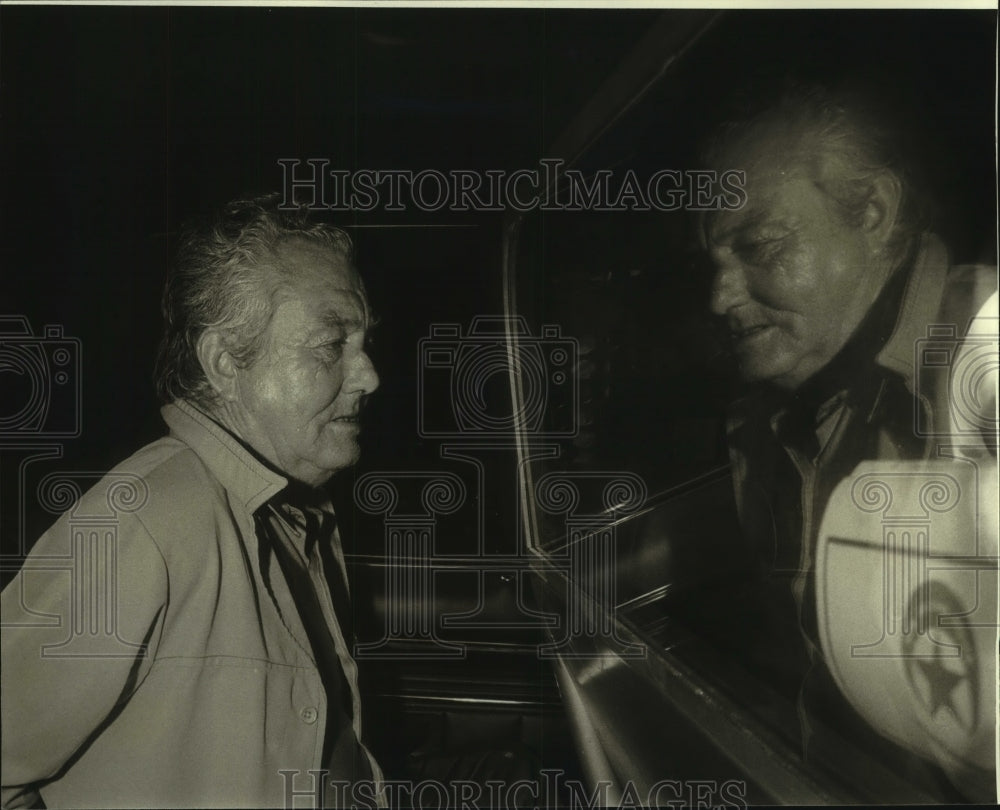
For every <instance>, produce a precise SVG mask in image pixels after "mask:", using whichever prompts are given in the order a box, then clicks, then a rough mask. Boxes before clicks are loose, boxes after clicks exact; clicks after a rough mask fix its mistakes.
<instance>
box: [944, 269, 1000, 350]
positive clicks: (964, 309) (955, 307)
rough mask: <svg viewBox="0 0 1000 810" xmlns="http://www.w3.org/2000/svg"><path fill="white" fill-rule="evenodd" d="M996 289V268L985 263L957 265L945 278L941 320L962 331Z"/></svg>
mask: <svg viewBox="0 0 1000 810" xmlns="http://www.w3.org/2000/svg"><path fill="white" fill-rule="evenodd" d="M996 291H997V268H996V267H995V266H992V265H988V264H958V265H955V266H954V267H952V268H951V269H950V271H949V272H948V275H947V276H946V277H945V286H944V292H943V294H942V297H941V309H940V311H939V313H938V317H939V319H940V320H941V321H942V322H943V323H951V324H955V325H956V326H957V327H958V328H959V329H961V330H962V333H963V334H964V332H965V330H966V328H967V327H968V325H969V323H970V321H971V320H972V318H973V317H974V316H975V315H976V313H977V312H979V310H980V309H981V308H982V306H983V304H985V303H986V301H987V299H989V297H990V296H991V295H993V293H995V292H996Z"/></svg>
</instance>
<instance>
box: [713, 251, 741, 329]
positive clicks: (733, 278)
mask: <svg viewBox="0 0 1000 810" xmlns="http://www.w3.org/2000/svg"><path fill="white" fill-rule="evenodd" d="M749 298H750V294H749V292H748V290H747V277H746V273H745V272H744V270H743V266H742V264H741V263H740V262H739V261H736V260H735V259H734V257H732V256H729V257H727V258H726V259H725V260H723V261H718V262H717V263H716V271H715V277H714V278H713V279H712V295H711V299H710V301H709V308H710V309H711V311H712V313H713V314H715V315H725V314H726V313H727V312H729V311H730V310H731V309H733V308H734V307H738V306H740V305H741V304H745V303H746V302H747V301H748V300H749Z"/></svg>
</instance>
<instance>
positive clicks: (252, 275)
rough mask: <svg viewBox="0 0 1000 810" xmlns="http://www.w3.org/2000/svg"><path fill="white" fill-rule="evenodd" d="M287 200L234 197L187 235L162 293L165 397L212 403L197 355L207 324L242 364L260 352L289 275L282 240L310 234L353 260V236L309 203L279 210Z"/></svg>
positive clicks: (160, 379)
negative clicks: (313, 215) (311, 213)
mask: <svg viewBox="0 0 1000 810" xmlns="http://www.w3.org/2000/svg"><path fill="white" fill-rule="evenodd" d="M281 205H282V197H281V195H279V194H269V195H265V196H260V197H255V198H250V199H239V200H234V201H233V202H230V203H228V204H227V205H226V206H224V207H223V208H222V209H221V210H220V211H219V212H218V213H217V214H216V215H215V217H214V219H213V220H212V221H210V222H208V223H207V224H202V225H200V226H196V227H192V228H188V229H187V230H186V231H185V233H184V234H183V236H182V237H181V240H180V244H179V247H178V251H177V256H176V259H175V261H174V264H173V266H172V268H171V272H170V274H169V276H168V278H167V283H166V287H165V288H164V291H163V303H162V310H163V321H164V333H163V338H162V340H161V342H160V349H159V354H158V357H157V362H156V374H155V377H156V391H157V394H158V396H159V398H160V400H161V401H162V402H171V401H173V400H175V399H188V400H191V401H192V402H195V403H198V404H200V405H202V406H206V407H207V406H211V405H212V403H213V402H214V399H215V392H214V390H213V389H212V387H211V386H210V385H209V383H208V380H207V379H206V377H205V373H204V371H203V370H202V367H201V363H200V362H199V361H198V354H197V347H198V340H199V338H200V337H201V335H202V333H203V332H205V330H207V329H218V330H220V331H221V332H222V333H223V334H224V335H225V340H226V344H227V350H228V351H229V353H230V354H231V355H232V357H233V359H234V360H235V361H236V363H237V364H238V365H239V366H241V367H246V366H249V365H251V364H252V363H253V362H254V360H255V359H256V358H257V357H258V355H259V354H260V351H261V348H262V344H263V338H264V334H265V332H266V330H267V326H268V324H269V323H270V321H271V317H272V316H273V314H274V292H275V290H276V289H277V286H278V284H279V283H280V282H281V277H282V274H283V268H282V265H281V262H280V261H279V260H278V255H277V250H278V248H279V247H280V246H281V244H282V243H283V242H285V241H286V240H288V239H294V238H299V239H307V240H309V241H312V242H316V243H319V244H322V245H324V246H325V247H328V248H330V249H331V250H332V251H333V252H334V253H337V254H340V256H342V257H343V259H344V261H345V263H348V264H350V263H351V262H352V260H353V246H352V243H351V238H350V237H349V236H348V235H347V234H346V233H345V232H344V231H342V230H340V229H339V228H335V227H333V226H332V225H327V224H323V223H310V222H308V221H307V219H306V213H307V209H305V208H304V207H302V208H293V209H292V210H280V208H279V206H281Z"/></svg>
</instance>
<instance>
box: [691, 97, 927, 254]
mask: <svg viewBox="0 0 1000 810" xmlns="http://www.w3.org/2000/svg"><path fill="white" fill-rule="evenodd" d="M885 101H886V100H885V98H884V97H879V96H877V95H876V94H875V93H874V92H872V91H870V90H867V89H865V88H861V87H853V86H844V87H842V88H832V87H829V86H827V85H821V84H808V83H803V82H799V81H795V80H785V81H784V82H781V83H779V84H778V85H777V87H775V86H772V87H771V88H769V89H768V90H766V91H765V92H760V91H759V90H758V91H751V92H749V93H745V94H743V95H742V96H741V97H739V98H738V99H737V100H736V101H735V102H734V104H733V105H732V107H731V109H730V110H729V111H728V112H727V118H726V120H725V121H724V122H723V123H722V124H720V125H719V126H717V128H716V129H715V131H714V132H713V134H712V136H711V137H710V138H709V139H708V140H707V142H706V145H705V147H704V149H703V157H704V159H705V160H706V162H707V163H708V165H712V166H717V165H718V164H719V161H720V160H722V159H728V160H730V162H731V160H732V151H731V150H732V149H733V147H738V145H739V143H740V142H741V141H742V140H743V139H745V138H747V137H750V136H752V135H754V134H759V133H761V132H767V131H770V132H772V133H773V137H774V139H775V148H776V149H788V148H789V146H790V139H789V137H788V136H795V135H798V136H799V144H798V146H799V148H800V149H801V152H802V155H801V156H802V158H803V160H804V162H805V164H806V166H807V167H809V168H810V169H811V170H812V172H813V178H814V180H815V181H816V182H817V185H818V186H819V187H820V188H821V189H822V190H823V191H824V192H825V193H826V194H828V195H829V197H830V198H831V199H832V200H834V201H835V203H836V205H837V208H838V209H839V210H840V212H841V214H842V215H843V217H844V221H845V222H847V223H849V224H852V225H855V226H857V225H858V224H860V222H861V217H862V216H863V214H864V212H865V210H866V207H867V203H868V201H869V199H870V197H871V194H872V190H873V181H874V180H875V179H876V178H877V177H878V176H879V175H880V174H882V173H885V172H888V173H890V174H892V175H893V176H895V177H896V179H897V180H898V181H899V185H900V204H899V210H898V212H897V215H896V223H895V227H894V231H893V234H892V236H891V237H890V241H889V244H888V246H887V259H888V260H889V261H890V262H891V264H892V266H893V267H898V266H900V265H901V264H903V263H904V262H905V261H906V259H907V257H908V256H909V255H910V253H911V251H912V250H913V249H914V247H915V245H916V243H917V239H918V237H919V235H920V233H921V232H922V231H923V230H925V229H926V228H927V227H928V226H929V224H930V220H931V205H930V200H929V199H928V198H927V196H926V195H925V194H924V192H923V190H922V188H921V183H920V180H919V178H918V176H917V175H916V173H915V172H914V171H913V162H912V161H911V160H908V159H907V156H906V154H905V152H904V149H903V146H904V138H903V133H902V130H901V128H900V125H899V123H898V122H896V121H894V120H893V119H892V114H891V113H890V112H888V111H887V109H886V107H887V106H888V105H886V104H885ZM793 148H794V147H793ZM824 166H826V167H831V170H830V171H828V172H827V173H826V176H825V177H824V178H823V179H824V181H825V182H820V177H821V174H820V172H821V168H822V167H824ZM732 168H736V169H738V168H740V167H739V166H733V167H732Z"/></svg>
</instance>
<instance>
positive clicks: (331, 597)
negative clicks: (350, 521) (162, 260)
mask: <svg viewBox="0 0 1000 810" xmlns="http://www.w3.org/2000/svg"><path fill="white" fill-rule="evenodd" d="M163 312H164V317H165V321H166V324H165V327H166V331H165V335H164V338H163V343H162V347H161V355H160V359H159V369H158V389H159V393H160V395H161V397H162V398H163V400H164V402H165V405H164V407H163V411H162V413H163V418H164V420H165V421H166V423H167V426H168V427H169V429H170V433H169V435H168V436H167V437H165V438H163V439H161V440H159V441H157V442H154V443H153V444H151V445H149V446H147V447H144V448H143V449H141V450H139V451H138V452H137V453H136V454H135V455H133V456H132V457H131V458H129V459H127V460H126V461H124V462H123V463H122V464H120V465H119V466H118V467H116V468H115V469H114V470H112V471H111V472H110V473H109V474H108V475H107V476H106V477H105V478H104V479H102V480H101V481H100V482H99V483H98V484H97V485H96V486H94V487H93V488H92V489H91V490H90V491H88V492H87V493H86V494H84V495H83V497H82V499H81V500H80V502H79V503H78V504H76V505H75V506H74V508H73V509H72V510H71V512H70V513H67V515H66V516H64V517H63V518H62V519H60V520H59V521H58V522H57V523H56V524H55V525H54V526H53V527H52V528H51V529H50V530H49V531H48V532H47V533H46V534H45V535H44V536H43V537H42V538H41V539H40V540H39V541H38V542H37V544H36V545H35V546H34V548H33V549H32V552H31V554H30V555H29V557H28V559H27V561H26V562H25V564H24V567H23V568H22V570H21V572H20V573H19V575H18V577H17V578H16V579H15V580H14V581H12V582H11V584H10V585H9V586H8V587H7V588H6V589H5V590H4V592H3V616H4V623H5V625H6V627H5V630H4V633H3V732H4V733H3V782H4V787H3V805H4V807H20V806H29V805H36V806H37V805H39V804H40V803H41V802H44V803H45V804H46V805H51V806H60V807H111V806H125V807H149V806H156V807H165V806H178V807H193V806H229V807H235V806H253V807H262V806H272V807H275V806H291V804H292V800H294V801H296V802H298V803H299V804H302V803H303V802H304V801H305V802H306V803H307V804H312V803H314V802H336V801H337V800H338V799H337V797H336V796H335V795H333V793H332V791H329V790H326V788H328V787H329V783H330V781H336V782H339V783H340V784H341V785H344V784H345V783H351V784H352V785H355V786H361V788H360V789H358V790H355V791H354V799H355V801H362V802H364V801H367V802H368V803H370V804H371V805H372V806H376V805H377V804H380V803H381V802H382V799H381V797H380V796H379V795H378V786H379V781H380V780H381V778H382V777H381V772H380V770H379V767H378V765H377V763H376V762H375V761H374V759H373V758H372V756H371V754H370V753H369V752H368V750H367V749H366V748H365V746H364V744H363V743H362V742H361V711H360V708H361V707H360V699H359V693H358V687H357V668H356V665H355V663H354V661H353V659H352V657H351V653H350V646H349V645H350V634H351V625H350V624H349V621H350V620H349V618H348V609H347V607H348V605H349V601H348V594H347V579H346V571H345V567H344V559H343V554H342V551H341V548H340V541H339V536H338V533H337V528H336V524H335V518H334V515H333V512H332V509H331V506H330V503H329V501H328V499H327V497H326V495H325V494H324V492H323V490H322V489H321V487H322V485H323V484H325V483H326V482H327V481H328V480H329V479H330V477H331V476H332V475H334V473H336V472H337V471H338V470H342V469H344V468H346V467H349V466H350V465H352V464H354V463H355V462H356V461H357V460H358V457H359V452H360V450H359V446H358V436H359V430H360V428H359V414H360V412H361V409H362V406H363V405H364V402H365V399H366V397H367V396H368V395H369V394H371V393H372V392H373V391H374V390H375V389H376V388H377V387H378V382H379V381H378V376H377V375H376V372H375V369H374V367H373V366H372V363H371V361H370V359H369V357H368V355H367V354H366V342H365V341H366V334H367V331H368V330H369V328H370V327H371V325H372V318H371V314H370V311H369V305H368V300H367V297H366V294H365V289H364V286H363V285H362V282H361V279H360V277H359V276H358V273H357V271H356V269H355V267H354V265H353V262H352V246H351V242H350V239H349V238H348V236H347V235H346V234H345V233H344V232H342V231H340V230H338V229H336V228H333V227H330V226H326V225H321V224H309V223H307V222H306V221H305V220H304V218H303V217H302V216H300V215H299V214H298V212H285V211H282V210H280V208H279V198H278V197H276V196H271V197H262V198H258V199H251V200H240V201H237V202H233V203H231V204H229V205H228V206H227V207H226V208H225V209H224V210H223V211H222V212H221V214H220V216H219V217H218V218H217V220H216V221H215V222H214V223H213V224H212V225H211V226H210V227H207V228H203V229H200V230H196V231H192V232H191V233H190V234H189V235H188V236H187V237H186V238H185V239H184V240H183V242H182V244H181V247H180V251H179V257H178V260H177V262H176V265H175V267H174V269H173V272H172V274H171V276H170V278H169V281H168V283H167V287H166V291H165V294H164V299H163ZM123 488H124V489H125V490H126V491H127V492H128V493H129V495H128V501H129V503H128V509H124V510H122V511H121V513H120V514H119V518H118V519H119V523H118V526H117V532H116V534H115V535H114V537H113V538H110V539H109V542H112V541H113V544H114V547H113V548H112V549H110V550H108V551H107V553H106V555H105V556H104V557H102V559H106V560H108V561H109V562H108V565H107V566H106V568H107V570H89V569H88V570H79V571H74V576H73V577H66V576H65V572H63V571H59V570H53V569H52V567H51V566H49V567H47V566H46V565H45V561H46V560H47V559H51V558H53V557H58V556H62V557H66V556H72V551H71V549H72V546H73V544H74V543H77V542H87V540H86V538H83V539H82V540H81V538H78V537H75V536H71V535H72V522H71V519H70V518H71V514H73V513H75V514H102V512H106V511H107V509H108V506H109V504H112V503H113V502H114V499H115V498H116V497H120V493H121V491H122V490H123ZM98 542H104V538H100V539H99V540H98ZM85 557H86V555H84V558H85ZM81 565H82V563H81ZM85 600H98V601H100V602H102V603H103V604H106V605H109V606H111V607H110V610H109V611H108V612H107V615H108V616H109V620H110V621H111V622H112V623H113V624H114V627H113V632H112V633H111V634H110V636H109V633H107V632H103V631H104V630H105V629H106V628H90V627H89V626H84V627H82V628H80V627H76V626H75V625H73V622H74V621H75V620H77V619H79V618H80V606H81V604H82V603H83V601H85ZM39 616H54V617H58V619H59V621H56V622H51V621H39V620H38V617H39ZM71 625H73V626H72V627H71ZM97 630H101V631H102V632H97ZM70 631H72V632H73V633H74V637H73V638H72V641H73V651H72V656H61V655H59V654H58V652H59V648H60V645H65V642H66V636H67V633H68V632H70ZM359 797H360V799H359Z"/></svg>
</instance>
